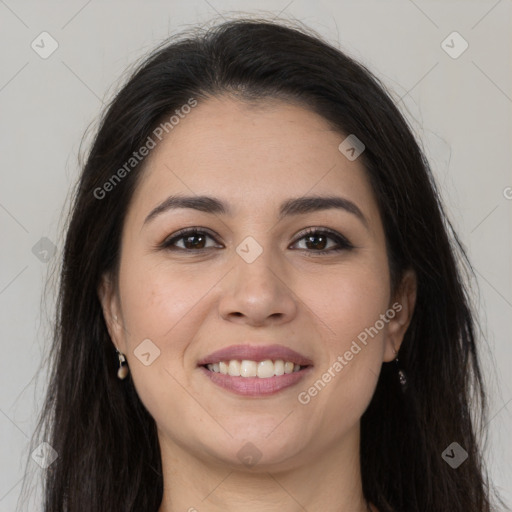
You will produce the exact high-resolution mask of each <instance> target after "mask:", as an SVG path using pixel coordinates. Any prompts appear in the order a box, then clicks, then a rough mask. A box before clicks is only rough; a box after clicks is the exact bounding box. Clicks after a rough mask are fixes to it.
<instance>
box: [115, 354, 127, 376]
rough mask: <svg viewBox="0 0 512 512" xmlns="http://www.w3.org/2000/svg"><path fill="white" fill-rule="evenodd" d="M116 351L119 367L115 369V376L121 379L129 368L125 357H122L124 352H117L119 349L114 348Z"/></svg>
mask: <svg viewBox="0 0 512 512" xmlns="http://www.w3.org/2000/svg"><path fill="white" fill-rule="evenodd" d="M116 352H117V357H118V358H119V369H118V370H117V378H118V379H121V380H123V379H125V378H126V377H127V376H128V373H129V369H128V365H126V357H124V354H123V353H122V352H119V350H117V348H116ZM123 363H125V364H123Z"/></svg>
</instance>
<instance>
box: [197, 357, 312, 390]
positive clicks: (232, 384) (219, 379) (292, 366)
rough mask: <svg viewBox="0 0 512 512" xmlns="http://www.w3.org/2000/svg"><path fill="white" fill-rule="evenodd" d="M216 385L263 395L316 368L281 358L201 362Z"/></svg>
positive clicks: (298, 379) (205, 372) (285, 385)
mask: <svg viewBox="0 0 512 512" xmlns="http://www.w3.org/2000/svg"><path fill="white" fill-rule="evenodd" d="M198 368H199V369H200V370H201V372H202V373H203V374H204V375H205V376H206V377H207V378H208V379H209V380H210V382H212V383H213V384H215V385H216V386H218V387H220V388H221V389H224V390H227V391H229V392H231V393H234V394H236V395H242V396H246V397H250V398H264V397H268V396H269V395H274V394H276V393H278V392H279V391H282V390H284V389H286V388H290V387H291V386H293V385H295V384H297V383H298V382H299V381H300V380H302V379H303V378H304V377H305V376H306V375H308V374H309V373H310V371H311V370H312V369H313V366H312V365H307V366H301V365H299V364H296V363H293V362H292V361H284V360H282V359H277V360H271V359H265V360H263V361H251V360H247V359H243V360H237V359H231V360H229V361H219V362H218V363H208V364H203V365H199V366H198Z"/></svg>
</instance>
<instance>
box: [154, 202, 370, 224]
mask: <svg viewBox="0 0 512 512" xmlns="http://www.w3.org/2000/svg"><path fill="white" fill-rule="evenodd" d="M178 208H190V209H193V210H198V211H200V212H205V213H210V214H214V215H229V216H232V215H233V213H232V211H231V208H230V207H229V205H228V204H226V203H224V202H222V201H221V200H219V199H217V198H215V197H210V196H179V195H173V196H169V197H168V198H167V199H166V200H165V201H163V202H162V203H160V204H159V205H158V206H157V207H156V208H154V209H153V210H151V212H150V213H149V215H148V216H147V217H146V219H145V220H144V224H147V223H148V222H150V221H151V220H153V219H154V218H155V217H157V216H158V215H160V214H162V213H164V212H167V211H169V210H174V209H178ZM333 208H336V209H340V210H345V211H346V212H349V213H351V214H353V215H355V216H356V217H357V218H358V219H359V220H360V221H361V222H362V223H363V224H364V226H365V227H366V228H368V227H369V226H368V220H367V219H366V217H365V216H364V215H363V212H362V211H361V210H360V209H359V207H358V206H357V205H356V204H355V203H353V202H352V201H350V200H349V199H346V198H344V197H339V196H304V197H299V198H292V199H288V200H286V201H284V202H283V203H282V204H281V206H280V208H279V220H282V219H283V218H284V217H287V216H292V215H303V214H306V213H311V212H318V211H322V210H330V209H333Z"/></svg>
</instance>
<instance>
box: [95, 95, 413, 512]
mask: <svg viewBox="0 0 512 512" xmlns="http://www.w3.org/2000/svg"><path fill="white" fill-rule="evenodd" d="M344 138H345V135H343V134H340V133H338V132H335V131H333V130H332V129H330V128H329V126H328V125H327V123H326V121H325V120H324V119H323V118H321V117H319V116H318V115H317V114H315V113H313V112H311V111H309V110H306V109H305V108H303V107H301V106H298V105H294V104H291V103H284V102H282V101H277V100H272V101H270V100H268V101H267V100H265V102H260V103H259V104H258V105H249V104H247V103H243V102H240V101H239V100H236V99H233V98H230V97H227V96H226V97H224V96H223V97H217V98H211V99H209V100H207V101H205V102H202V103H200V104H199V105H198V106H197V107H195V108H194V109H192V111H191V113H190V114H188V115H187V116H186V117H185V118H184V119H182V120H181V121H180V123H179V125H177V126H175V128H174V129H173V130H172V131H171V132H170V133H169V135H167V136H166V138H164V139H163V140H162V142H161V143H159V145H157V147H156V148H155V149H153V150H152V152H151V153H150V155H149V156H148V158H147V159H146V161H145V169H144V174H143V176H142V180H141V181H140V183H139V185H138V187H137V189H136V191H135V194H134V197H133V200H132V203H131V205H130V207H129V211H128V213H127V216H126V219H125V224H124V229H123V233H122V248H121V261H120V268H119V275H118V276H117V277H118V281H117V283H116V281H115V279H113V278H112V276H108V275H105V276H104V279H103V280H102V282H101V285H100V286H99V290H98V292H99V296H100V300H101V302H102V306H103V312H104V315H105V319H106V322H107V326H108V329H109V332H110V335H111V338H112V341H113V343H114V344H115V346H116V347H117V348H118V349H119V350H120V351H121V352H123V353H124V354H125V355H126V358H127V363H128V366H129V368H130V372H131V377H132V379H133V381H134V384H135V387H136V389H137V392H138V394H139V396H140V398H141V400H142V402H143V403H144V405H145V406H146V408H147V409H148V411H149V412H150V413H151V415H152V416H153V417H154V419H155V421H156V424H157V427H158V436H159V441H160V446H161V452H162V465H163V472H164V473H163V476H164V496H163V501H162V505H161V507H160V509H159V512H171V511H172V512H176V511H187V510H188V511H193V510H197V511H209V512H217V511H222V512H230V511H235V510H236V511H239V510H245V511H247V512H251V511H258V512H262V511H275V510H280V511H283V512H291V511H297V510H308V511H309V512H316V511H323V512H325V511H332V512H334V511H341V510H342V511H347V512H348V511H350V512H366V511H367V510H368V508H367V504H366V502H365V500H364V497H363V493H362V486H361V472H360V464H359V436H360V418H361V416H362V414H363V413H364V411H365V409H366V408H367V406H368V404H369V402H370V400H371V397H372V395H373V393H374V390H375V387H376V383H377V379H378V375H379V372H380V369H381V365H382V363H383V362H387V361H392V360H393V359H394V358H395V352H394V350H398V349H399V347H400V344H401V342H402V339H403V335H404V333H405V331H406V330H407V327H408V325H409V323H410V319H411V316H412V312H413V308H414V303H415V300H416V279H415V276H414V273H413V272H412V271H408V272H406V274H405V276H404V279H403V281H402V286H401V287H400V288H399V291H398V292H397V293H396V294H395V295H394V296H393V295H392V294H391V287H390V278H389V268H388V259H387V255H386V250H385V236H384V230H383V226H382V222H381V218H380V215H379V211H378V208H377V203H376V201H375V198H374V196H373V193H372V190H371V188H370V183H369V181H368V178H367V176H366V174H365V169H364V167H363V165H362V163H361V159H356V160H354V161H349V160H348V159H347V158H346V157H345V156H344V155H343V154H342V153H341V152H340V151H339V150H338V146H339V144H340V143H341V141H342V140H343V139H344ZM171 194H185V195H203V194H204V195H210V196H214V197H217V198H219V199H222V200H223V201H225V202H227V203H229V205H230V207H231V208H232V209H233V213H234V215H233V216H229V215H221V214H209V213H205V212H200V211H197V210H192V209H179V210H171V211H167V212H165V213H162V214H161V215H159V216H157V217H155V218H154V219H153V220H152V221H151V222H149V223H147V224H144V219H145V218H146V216H147V215H148V214H149V212H150V211H151V210H152V209H153V208H155V206H157V205H159V204H160V203H161V202H162V201H164V200H165V199H166V198H167V197H168V196H169V195H171ZM306 194H307V195H311V194H315V195H332V194H336V195H339V196H343V197H345V198H347V199H350V200H351V201H353V202H354V203H355V204H356V205H357V206H358V207H359V208H360V210H361V211H362V212H363V214H364V216H365V217H366V219H367V223H368V227H365V225H364V224H363V222H361V221H360V220H359V219H358V218H357V217H356V216H355V215H353V214H351V213H349V212H347V211H344V210H340V209H329V210H324V211H318V212H313V213H307V214H301V215H295V216H290V217H287V218H284V219H283V220H280V221H278V219H277V213H278V206H279V205H280V203H281V202H282V201H284V200H286V199H289V198H297V197H301V196H304V195H306ZM192 226H201V227H203V228H205V229H209V230H211V232H212V234H213V238H206V239H205V241H203V242H202V243H201V240H197V239H193V240H192V242H193V244H196V245H195V246H198V247H199V249H193V250H195V251H196V252H195V253H185V252H178V251H170V250H168V249H158V248H157V247H158V245H159V244H161V243H162V242H163V241H164V240H166V239H168V238H170V236H171V235H172V234H174V233H176V232H177V231H178V230H180V229H183V228H186V227H192ZM308 227H316V228H319V229H320V228H330V229H332V230H334V231H336V232H338V233H340V234H342V235H343V236H345V237H346V238H347V239H348V240H349V241H350V242H351V243H352V244H353V245H354V246H355V248H354V249H351V250H342V251H340V252H332V253H329V254H327V255H317V254H315V251H317V252H318V251H319V250H322V249H330V248H333V247H336V245H337V244H336V241H335V240H332V239H327V241H326V242H323V244H322V240H318V239H317V241H316V242H315V241H314V243H313V244H311V243H310V244H307V240H308V239H305V238H303V236H304V234H302V231H303V230H304V228H308ZM247 236H251V237H253V238H254V239H255V240H256V241H257V242H258V243H259V245H260V246H261V247H262V248H263V252H262V254H261V255H260V256H259V257H258V258H257V259H256V260H255V261H253V262H252V263H247V262H246V261H245V260H244V259H242V258H241V257H240V256H239V255H238V253H237V252H236V247H237V246H238V245H239V244H240V243H241V242H242V241H243V240H244V239H245V238H246V237H247ZM185 242H186V240H184V239H181V240H179V241H177V242H176V244H175V245H178V247H181V248H183V247H185V245H184V244H185ZM193 244H192V245H188V247H191V246H192V247H194V245H193ZM325 244H327V245H325ZM205 246H207V247H211V249H206V250H205V249H201V248H202V247H205ZM178 250H179V249H178ZM396 302H398V303H399V304H400V305H401V306H402V309H401V310H400V312H397V313H396V315H395V316H394V318H393V319H389V321H388V322H387V323H385V325H384V328H382V329H381V330H380V331H379V332H378V334H377V335H375V336H374V337H373V338H369V342H368V343H367V345H365V346H364V345H361V346H362V350H361V351H360V352H359V353H357V355H355V356H354V357H353V359H352V360H351V361H350V362H348V364H347V365H346V366H344V368H343V370H342V371H340V372H337V373H336V372H335V375H336V376H335V377H334V378H332V380H331V381H330V382H329V383H328V384H327V385H326V386H325V387H324V388H323V389H322V390H321V392H319V393H318V394H317V395H316V396H315V397H313V398H311V400H310V402H309V403H308V404H307V405H303V404H301V403H299V401H298V399H297V397H298V394H299V393H300V392H301V391H304V390H306V391H307V390H308V388H309V387H311V386H312V384H313V383H314V382H315V381H317V380H318V379H319V378H321V377H322V374H323V373H325V372H326V371H327V370H328V368H329V367H331V366H332V364H333V362H334V361H335V360H336V359H337V357H338V356H340V355H342V356H343V354H344V353H345V352H346V351H347V350H349V348H350V346H351V344H352V342H353V341H354V340H355V339H357V336H358V335H359V334H360V333H361V332H362V331H364V330H365V328H369V327H370V326H374V325H375V323H376V321H377V320H378V319H379V315H381V314H384V313H385V312H386V311H387V310H389V309H390V308H392V305H393V304H394V303H396ZM148 338H149V339H150V340H151V341H152V343H154V344H155V345H156V346H157V347H158V349H159V350H160V355H159V357H157V358H156V359H155V360H154V361H153V362H152V363H151V364H150V365H148V366H145V365H144V364H142V363H141V361H140V360H139V359H138V358H137V357H136V356H135V354H134V350H135V349H136V348H137V346H138V345H139V344H140V343H141V341H142V340H145V339H148ZM248 342H251V343H252V344H255V345H266V344H273V343H277V344H282V345H285V346H288V347H290V348H292V349H294V350H296V351H298V352H300V353H302V354H304V355H306V356H307V357H309V358H310V359H312V360H313V362H314V367H313V371H312V372H311V373H310V374H309V375H308V376H307V378H306V377H305V378H304V379H303V380H302V381H301V382H299V383H298V384H296V385H294V386H292V387H290V388H287V389H286V390H283V391H281V392H279V393H278V394H276V395H272V396H270V397H265V398H261V397H258V398H249V397H243V396H239V395H235V394H233V393H231V392H229V391H226V390H224V389H222V388H219V387H218V386H216V385H214V384H213V383H211V381H210V380H209V378H208V377H206V376H205V375H203V374H202V372H201V371H200V370H199V369H198V368H197V361H198V360H199V359H200V358H202V357H204V356H206V355H207V354H209V353H211V352H213V351H214V350H217V349H220V348H224V347H227V346H230V345H233V344H238V343H248ZM247 442H251V443H253V444H254V445H255V446H256V447H257V449H258V450H259V452H260V453H261V459H260V460H259V461H258V463H257V464H256V465H254V466H252V467H246V466H245V465H244V464H243V462H242V461H241V460H240V459H239V458H238V456H237V453H238V451H239V450H240V449H241V448H242V447H243V446H244V445H245V444H246V443H247ZM302 507H304V508H302ZM372 510H376V508H372Z"/></svg>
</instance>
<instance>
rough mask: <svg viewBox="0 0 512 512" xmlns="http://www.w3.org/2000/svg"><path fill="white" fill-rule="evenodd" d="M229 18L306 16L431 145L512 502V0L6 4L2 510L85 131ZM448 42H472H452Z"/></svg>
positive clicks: (24, 448) (21, 449) (2, 11)
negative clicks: (166, 41) (145, 76)
mask: <svg viewBox="0 0 512 512" xmlns="http://www.w3.org/2000/svg"><path fill="white" fill-rule="evenodd" d="M235 12H239V13H240V12H243V13H246V14H250V15H258V14H259V15H269V14H272V15H273V16H278V15H280V16H281V17H284V18H298V19H300V20H301V21H303V22H304V23H305V24H306V25H308V26H310V27H312V28H313V29H316V30H317V31H318V32H319V33H320V34H322V35H323V36H324V37H325V38H326V39H328V40H329V41H331V42H334V43H335V44H337V43H339V45H340V46H341V48H342V49H344V50H345V51H347V52H348V53H349V54H350V55H352V56H354V57H355V58H357V59H359V60H360V61H361V62H363V63H364V64H366V65H367V66H368V67H369V68H370V69H371V70H372V71H373V72H374V73H375V74H376V75H377V76H378V77H379V78H381V79H382V80H383V81H384V83H385V84H386V85H387V86H388V88H390V89H391V91H392V95H393V97H394V98H395V99H396V100H397V101H398V102H399V106H400V108H401V110H402V111H403V112H404V113H405V115H406V116H407V118H408V119H409V120H410V123H411V124H412V126H413V128H414V130H415V133H416V135H417V137H418V138H419V139H420V140H421V141H422V144H423V147H424V149H425V151H426V153H427V156H428V157H429V159H430V162H431V164H432V168H433V171H434V172H435V175H436V177H437V180H438V183H439V185H440V188H441V192H442V195H443V199H444V201H445V203H446V205H447V207H448V213H449V215H450V217H451V220H452V221H453V224H454V227H455V229H456V230H457V231H458V233H459V235H460V238H461V240H462V242H463V243H464V245H465V246H466V248H467V250H468V252H469V256H470V258H471V260H472V263H473V264H474V268H475V270H476V275H477V279H476V280H472V282H471V285H472V290H473V296H474V300H475V303H476V307H477V308H478V310H479V312H480V315H481V323H482V327H483V333H482V338H483V341H482V344H481V356H482V359H483V364H484V369H485V375H486V380H487V381H488V386H489V393H490V411H489V412H490V414H489V423H488V424H487V425H486V427H487V430H488V432H489V441H488V443H487V445H486V446H485V456H486V459H487V461H488V464H489V469H490V476H491V479H492V481H493V482H494V484H495V485H496V486H497V487H498V489H500V490H501V492H502V493H503V496H504V497H505V498H506V499H507V500H508V502H509V503H511V502H512V465H511V462H510V461H512V435H511V433H512V428H511V426H512V377H511V373H512V372H511V370H510V367H511V365H510V364H511V360H512V343H511V341H512V340H511V332H512V328H511V327H512V322H511V318H512V286H511V284H512V283H511V281H512V279H511V265H510V263H511V260H512V259H511V254H512V251H511V245H512V236H511V234H512V215H511V213H512V173H511V170H510V169H511V161H512V158H511V147H512V144H511V142H512V139H511V131H512V130H511V124H512V118H511V110H512V91H511V89H512V88H511V84H512V71H511V62H512V60H511V49H512V46H511V45H510V35H511V26H512V22H511V21H512V20H511V13H512V5H511V1H510V0H499V1H496V0H491V1H485V0H481V1H477V2H475V1H467V0H465V1H458V2H455V1H440V0H429V1H427V0H423V1H420V0H417V1H415V2H413V1H411V0H396V1H391V0H390V1H382V0H381V1H359V2H348V1H339V0H338V1H334V0H331V1H327V0H324V1H323V2H322V1H316V2H308V1H305V0H293V1H290V0H282V1H276V0H275V1H262V0H258V1H252V0H251V1H249V0H245V1H237V2H235V1H226V0H208V1H207V0H188V1H186V2H177V1H167V2H163V1H147V2H142V1H137V2H133V1H131V2H130V1H124V2H118V1H100V0H92V1H87V0H81V1H69V0H68V1H66V2H64V1H61V2H42V1H39V2H34V1H32V2H29V1H22V0H5V1H4V0H0V55H1V67H0V158H1V166H0V174H1V187H0V233H1V242H2V253H1V254H2V255H1V258H2V260H1V265H0V318H1V327H0V328H1V348H2V351H1V357H0V383H1V389H2V392H1V394H0V432H1V439H0V461H1V474H0V512H7V511H9V512H11V511H13V510H14V509H15V505H16V501H17V497H18V495H19V493H20V489H21V479H22V476H23V471H24V467H25V461H26V460H27V458H28V457H30V453H31V450H30V445H29V439H30V435H31V433H32V431H33V429H34V426H35V421H36V414H37V411H38V407H39V405H40V403H41V397H42V393H43V390H44V384H45V373H44V370H43V371H41V370H40V363H41V358H42V355H43V353H44V349H45V346H46V345H47V343H48V336H49V327H48V325H49V317H51V314H52V301H53V297H54V295H53V293H54V290H53V288H52V286H49V288H48V289H47V292H46V299H44V295H43V291H44V285H45V282H46V281H47V279H48V277H49V276H51V275H52V272H54V270H55V266H56V264H57V262H58V259H59V257H60V254H61V250H62V240H63V236H62V228H63V225H64V219H63V217H62V210H63V208H64V207H65V205H66V201H67V200H68V197H69V191H70V187H71V186H72V185H73V184H74V182H75V180H76V177H77V173H78V164H77V155H78V151H79V146H80V141H81V137H82V134H83V133H84V131H85V129H86V128H87V127H88V126H89V125H90V124H91V123H93V124H92V128H94V127H95V126H96V120H97V118H98V114H99V111H100V109H101V108H102V107H103V103H106V102H107V101H108V100H109V99H110V98H111V97H112V95H113V94H114V92H115V91H116V90H117V87H118V84H119V81H120V79H121V76H122V75H123V72H124V71H125V70H126V68H127V66H129V65H130V64H132V63H133V62H134V61H135V60H136V59H138V58H139V57H141V56H142V55H144V53H146V52H147V51H148V50H150V49H151V48H153V47H154V46H155V45H156V44H157V43H158V42H159V41H160V40H161V39H162V38H164V37H166V36H167V35H168V34H170V33H174V32H176V31H178V30H180V29H182V28H186V26H190V25H193V24H195V23H197V22H206V21H208V20H211V19H212V18H214V17H215V18H216V19H217V20H222V17H226V18H230V17H233V16H234V15H235V14H234V13H235ZM238 16H239V14H238ZM43 31H46V32H48V33H49V34H51V36H52V37H53V38H54V39H55V40H56V41H57V43H58V48H57V50H56V51H55V52H54V53H53V54H52V55H50V56H49V57H48V58H46V59H43V58H41V57H40V55H39V54H38V53H36V51H34V50H33V49H32V47H31V43H32V42H33V41H34V40H35V41H36V43H37V42H38V41H39V45H40V46H42V44H41V43H40V39H41V38H40V37H39V35H40V34H41V32H43ZM453 31H457V32H459V33H460V34H461V35H462V37H463V38H464V39H465V40H466V41H467V43H468V44H469V47H468V48H467V50H466V51H465V52H464V53H462V54H461V55H460V56H458V57H457V58H452V57H450V56H449V55H448V54H447V53H446V51H445V50H444V49H443V47H442V44H441V43H442V42H443V41H444V40H445V39H446V38H447V36H449V34H451V33H452V32H453ZM45 37H47V36H45ZM452 39H453V37H452ZM45 41H46V43H45V48H46V49H48V48H49V40H48V39H46V40H45ZM448 44H449V45H450V46H453V47H454V48H453V49H452V50H451V51H456V52H458V51H459V50H460V49H461V48H462V47H461V45H460V41H457V40H456V39H455V40H454V42H453V43H452V42H451V39H450V38H449V39H448ZM87 140H90V138H89V139H87ZM43 237H46V238H47V239H48V240H49V241H50V242H51V244H54V245H55V246H56V253H55V254H53V255H52V250H51V249H52V245H49V243H48V241H46V240H44V241H43V242H40V241H41V239H42V238H43ZM38 244H39V245H38ZM41 244H42V245H41ZM34 247H35V248H34ZM45 249H46V250H47V251H48V252H46V253H45V252H44V250H45ZM45 259H47V261H45ZM50 283H51V281H50ZM439 357H442V354H439ZM444 448H445V447H440V454H441V452H442V450H443V449H444ZM29 467H30V470H31V471H32V472H33V473H34V474H35V475H37V474H38V472H41V471H44V470H43V469H41V468H40V467H39V466H37V464H36V463H35V462H31V464H30V466H29ZM39 508H40V507H38V506H37V505H33V506H32V510H39Z"/></svg>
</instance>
